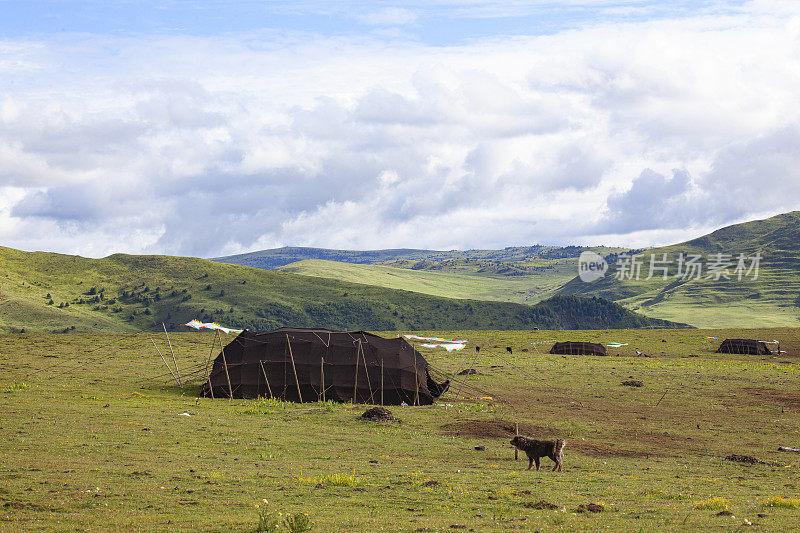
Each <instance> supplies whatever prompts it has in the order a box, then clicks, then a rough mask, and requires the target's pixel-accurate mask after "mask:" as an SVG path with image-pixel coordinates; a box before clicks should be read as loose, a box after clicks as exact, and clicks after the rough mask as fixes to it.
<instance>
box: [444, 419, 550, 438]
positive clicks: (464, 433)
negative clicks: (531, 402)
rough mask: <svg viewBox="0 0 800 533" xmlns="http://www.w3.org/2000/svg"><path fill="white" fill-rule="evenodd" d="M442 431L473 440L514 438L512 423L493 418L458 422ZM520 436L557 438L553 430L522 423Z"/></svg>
mask: <svg viewBox="0 0 800 533" xmlns="http://www.w3.org/2000/svg"><path fill="white" fill-rule="evenodd" d="M441 427H442V430H443V431H444V433H445V435H450V436H456V437H474V438H503V439H506V438H507V439H510V438H511V437H513V436H514V428H515V426H514V422H510V421H508V420H501V419H499V418H494V419H491V420H459V421H458V422H450V423H447V424H444V425H443V426H441ZM519 432H520V434H521V435H526V436H528V437H534V438H539V439H549V438H554V437H556V436H558V431H557V430H555V429H553V428H548V427H543V426H534V425H533V424H526V423H522V424H520V425H519Z"/></svg>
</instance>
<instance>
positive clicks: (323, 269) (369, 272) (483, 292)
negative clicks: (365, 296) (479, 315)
mask: <svg viewBox="0 0 800 533" xmlns="http://www.w3.org/2000/svg"><path fill="white" fill-rule="evenodd" d="M576 269H577V266H575V268H573V269H570V270H569V271H568V273H560V272H559V273H552V272H551V273H549V276H547V277H546V278H545V277H544V276H534V275H524V276H503V275H483V276H481V275H475V274H473V275H470V274H455V273H452V272H447V271H433V270H414V269H409V268H399V267H396V266H388V265H383V264H376V265H364V264H360V265H359V264H353V263H341V262H338V261H324V260H321V259H307V260H305V261H298V262H297V263H290V264H288V265H286V266H282V267H279V270H281V271H282V272H292V273H295V274H303V275H306V276H315V277H320V278H328V279H336V280H340V281H350V282H354V283H367V284H369V285H377V286H379V287H386V288H390V289H401V290H407V291H414V292H421V293H424V294H431V295H434V296H443V297H446V298H473V299H477V300H494V301H501V302H521V301H523V300H525V299H526V297H529V295H531V294H532V293H533V292H534V291H537V294H540V293H544V292H546V291H548V290H552V289H555V288H557V287H558V286H559V285H561V284H562V283H564V282H566V281H567V280H569V279H570V278H571V277H572V275H573V274H574V273H575V272H576Z"/></svg>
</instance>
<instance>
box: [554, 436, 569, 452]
mask: <svg viewBox="0 0 800 533" xmlns="http://www.w3.org/2000/svg"><path fill="white" fill-rule="evenodd" d="M566 445H567V441H565V440H564V439H557V440H556V455H557V456H558V455H560V454H561V451H562V450H563V449H564V447H565V446H566Z"/></svg>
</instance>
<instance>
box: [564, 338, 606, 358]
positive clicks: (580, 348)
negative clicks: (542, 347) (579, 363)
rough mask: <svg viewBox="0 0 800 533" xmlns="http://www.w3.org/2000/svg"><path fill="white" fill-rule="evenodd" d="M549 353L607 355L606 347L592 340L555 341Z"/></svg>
mask: <svg viewBox="0 0 800 533" xmlns="http://www.w3.org/2000/svg"><path fill="white" fill-rule="evenodd" d="M550 353H553V354H566V355H608V353H607V352H606V347H605V346H603V345H602V344H596V343H593V342H571V341H570V342H557V343H555V344H554V345H553V347H552V348H550Z"/></svg>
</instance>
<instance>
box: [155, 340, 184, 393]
mask: <svg viewBox="0 0 800 533" xmlns="http://www.w3.org/2000/svg"><path fill="white" fill-rule="evenodd" d="M150 342H152V343H153V348H155V349H156V351H157V352H158V355H161V350H159V349H158V346H156V341H154V340H153V337H150ZM161 360H162V361H164V366H166V367H167V370H169V373H170V374H172V379H174V380H175V383H178V385H180V383H179V382H178V378H176V377H175V373H174V372H173V371H172V369H171V368H170V367H169V365H168V364H167V360H166V359H164V356H163V355H161Z"/></svg>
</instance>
